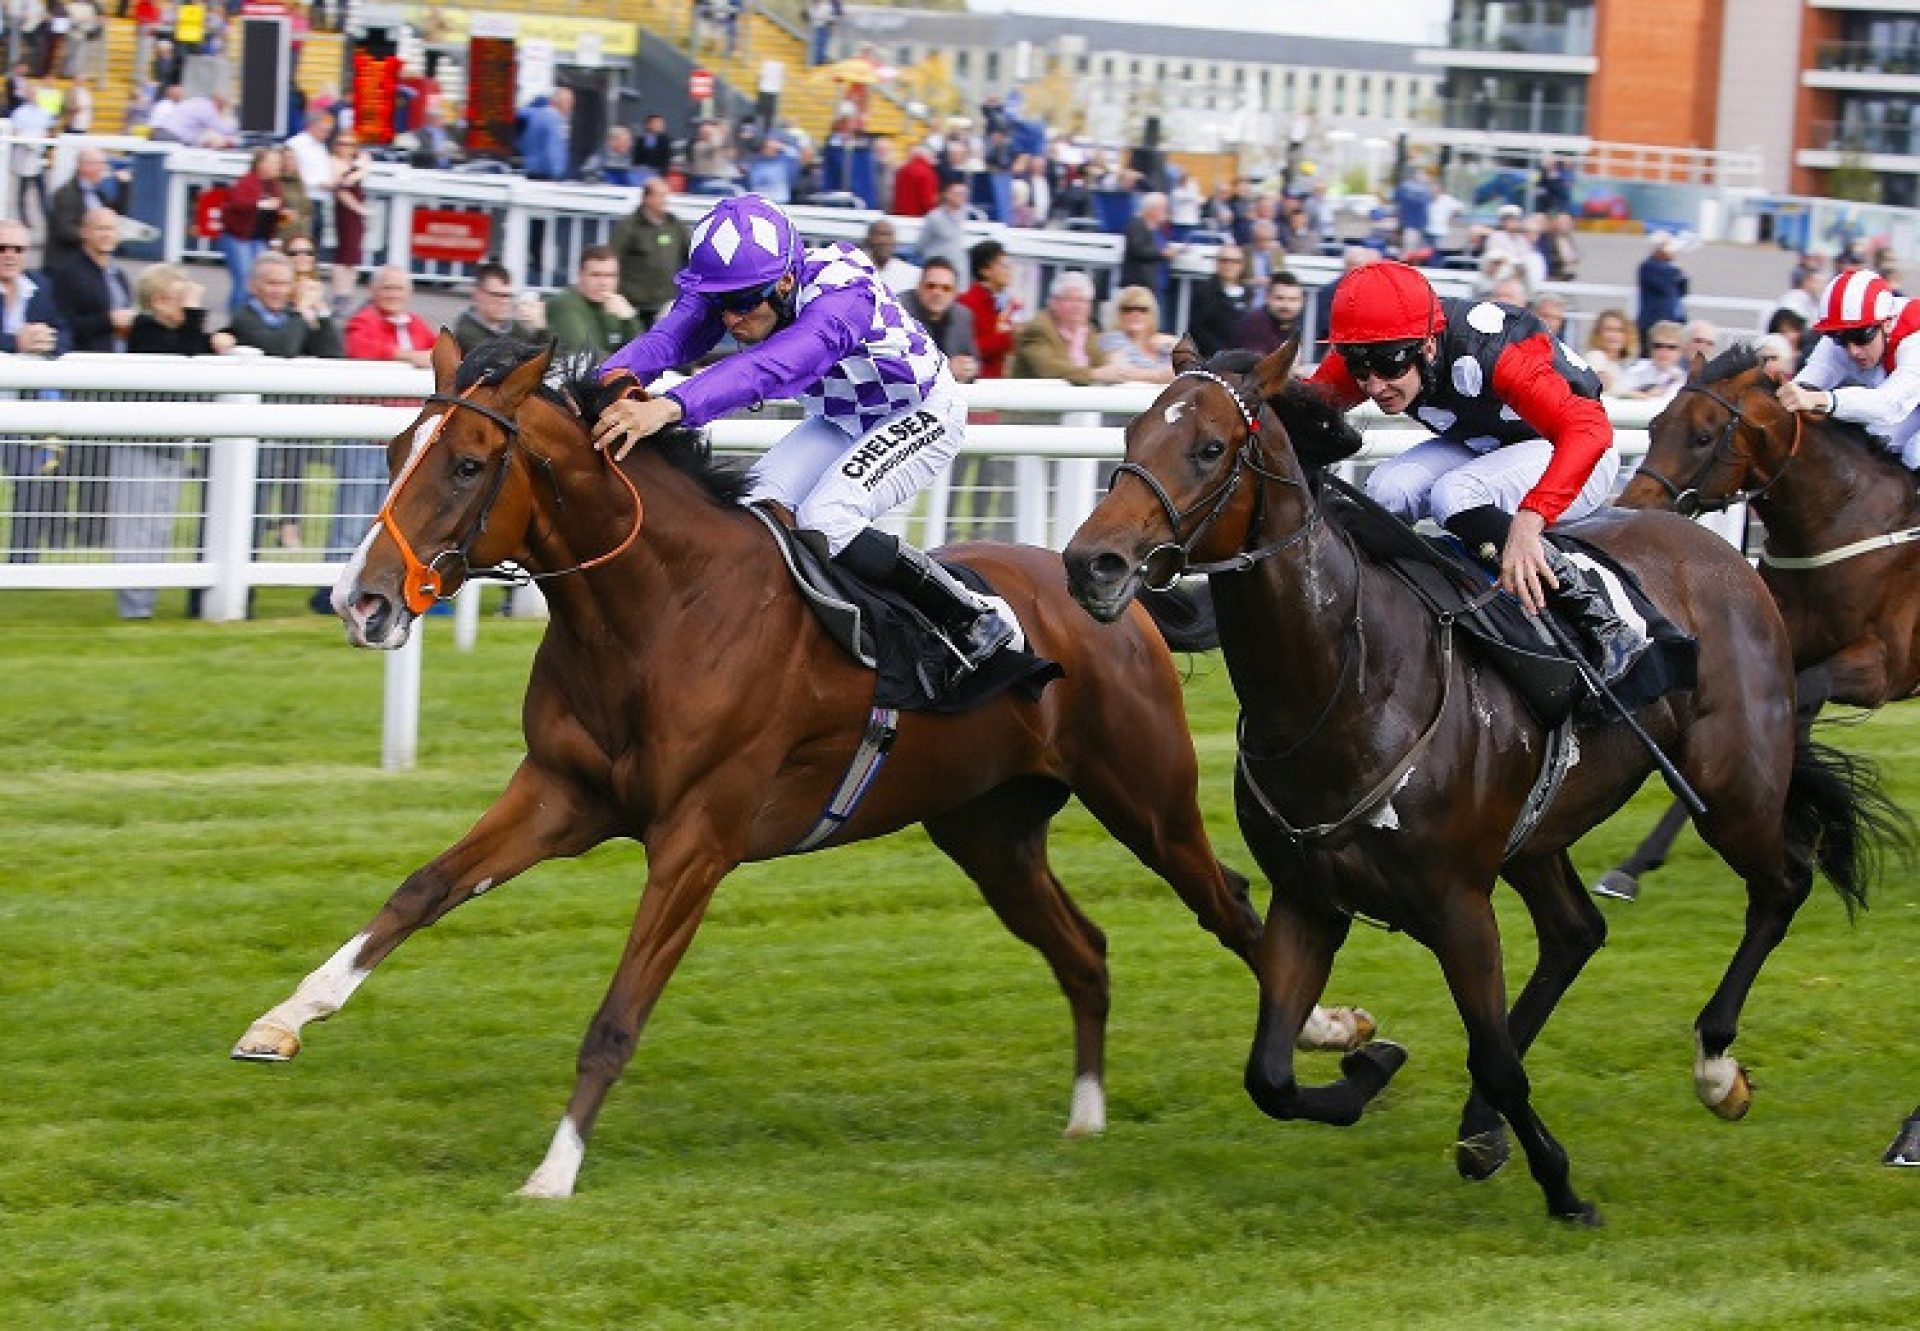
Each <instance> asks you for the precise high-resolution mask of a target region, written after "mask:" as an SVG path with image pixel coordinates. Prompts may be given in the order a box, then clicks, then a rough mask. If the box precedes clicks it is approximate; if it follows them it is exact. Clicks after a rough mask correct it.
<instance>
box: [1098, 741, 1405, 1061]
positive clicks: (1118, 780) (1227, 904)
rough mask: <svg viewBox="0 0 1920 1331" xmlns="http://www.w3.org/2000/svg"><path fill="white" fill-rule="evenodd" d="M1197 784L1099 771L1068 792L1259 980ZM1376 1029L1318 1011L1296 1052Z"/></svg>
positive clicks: (1190, 776) (1154, 773)
mask: <svg viewBox="0 0 1920 1331" xmlns="http://www.w3.org/2000/svg"><path fill="white" fill-rule="evenodd" d="M1197 779H1198V774H1197V772H1196V771H1195V770H1193V769H1192V768H1190V767H1188V766H1185V765H1182V764H1179V763H1173V762H1169V763H1167V764H1165V765H1164V766H1159V767H1155V766H1152V765H1149V766H1147V767H1146V768H1128V769H1126V770H1124V771H1123V770H1119V769H1117V768H1114V769H1108V768H1101V769H1100V770H1098V771H1091V772H1086V773H1082V774H1080V776H1079V779H1078V780H1077V781H1076V784H1075V787H1074V793H1075V794H1077V795H1079V796H1080V800H1081V802H1082V803H1083V804H1085V805H1086V806H1087V808H1088V810H1089V811H1090V812H1091V813H1092V814H1093V816H1094V817H1095V818H1097V819H1098V820H1099V821H1100V825H1101V826H1102V827H1104V828H1106V829H1107V831H1109V832H1111V833H1112V834H1113V836H1114V839H1115V840H1117V841H1119V842H1120V844H1121V845H1123V846H1125V847H1126V848H1127V849H1128V850H1130V851H1132V852H1133V853H1134V855H1135V856H1137V857H1138V858H1139V860H1140V862H1141V863H1142V864H1144V865H1146V866H1147V867H1148V868H1149V869H1151V870H1153V871H1154V872H1155V873H1157V874H1159V875H1160V876H1161V877H1162V878H1164V879H1165V880H1166V881H1167V883H1168V884H1170V885H1171V886H1172V888H1173V890H1174V891H1175V892H1177V893H1179V895H1180V900H1181V901H1183V902H1185V903H1186V906H1187V909H1188V910H1190V911H1192V912H1193V915H1194V918H1195V919H1196V920H1197V921H1199V924H1200V927H1201V928H1202V929H1205V930H1206V931H1207V932H1208V933H1210V934H1212V935H1213V936H1214V937H1215V938H1217V939H1219V940H1220V942H1221V944H1222V945H1223V946H1224V947H1226V948H1227V949H1228V950H1229V951H1230V952H1232V953H1233V954H1234V955H1235V956H1237V957H1239V958H1240V959H1241V960H1242V961H1244V962H1246V963H1247V967H1248V969H1249V970H1252V971H1254V973H1255V974H1256V975H1257V974H1258V973H1259V963H1258V952H1259V946H1260V933H1261V925H1260V915H1259V912H1257V911H1256V910H1255V909H1254V907H1253V901H1252V897H1251V894H1250V893H1249V891H1248V889H1247V880H1246V877H1245V876H1244V875H1242V874H1240V873H1236V872H1235V871H1234V870H1232V869H1229V868H1228V867H1227V866H1226V865H1224V864H1222V863H1221V862H1220V861H1219V859H1218V858H1216V857H1215V855H1214V853H1213V845H1212V843H1211V842H1210V841H1209V840H1208V839H1207V829H1206V824H1205V821H1204V820H1203V819H1202V818H1201V815H1200V806H1199V803H1198V802H1197V800H1196V797H1195V795H1194V790H1195V782H1196V781H1197ZM1315 996H1316V998H1317V997H1318V994H1317V992H1316V995H1315ZM1376 1029H1377V1027H1376V1025H1375V1023H1374V1020H1373V1017H1372V1016H1371V1015H1370V1014H1369V1013H1368V1012H1367V1010H1366V1009H1365V1008H1360V1007H1332V1008H1323V1007H1318V1006H1316V1007H1314V1008H1313V1010H1312V1011H1311V1012H1310V1013H1308V1015H1307V1017H1306V1019H1305V1021H1303V1022H1302V1023H1301V1025H1300V1027H1299V1028H1298V1045H1299V1047H1300V1048H1302V1049H1357V1048H1359V1047H1360V1046H1361V1045H1363V1044H1365V1043H1366V1042H1367V1041H1368V1040H1370V1039H1372V1038H1373V1033H1374V1031H1375V1030H1376Z"/></svg>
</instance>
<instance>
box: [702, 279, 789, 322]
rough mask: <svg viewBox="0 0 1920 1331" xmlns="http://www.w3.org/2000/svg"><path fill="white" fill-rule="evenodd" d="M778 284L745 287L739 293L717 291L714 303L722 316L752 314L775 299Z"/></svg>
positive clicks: (714, 294)
mask: <svg viewBox="0 0 1920 1331" xmlns="http://www.w3.org/2000/svg"><path fill="white" fill-rule="evenodd" d="M779 285H780V284H779V283H778V282H769V283H767V284H766V285H765V286H763V287H743V288H741V289H740V290H738V291H716V292H714V293H713V303H714V304H715V305H718V306H719V307H720V312H721V313H722V314H752V313H753V312H754V311H755V310H757V309H759V308H760V307H761V306H762V305H765V304H766V303H767V302H768V301H770V300H772V299H773V293H774V290H775V288H777V287H778V286H779Z"/></svg>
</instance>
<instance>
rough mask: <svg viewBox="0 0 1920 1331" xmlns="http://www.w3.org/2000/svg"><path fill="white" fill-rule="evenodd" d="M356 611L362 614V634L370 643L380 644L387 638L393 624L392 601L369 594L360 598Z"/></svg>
mask: <svg viewBox="0 0 1920 1331" xmlns="http://www.w3.org/2000/svg"><path fill="white" fill-rule="evenodd" d="M355 609H357V610H359V611H360V612H361V615H362V619H361V632H362V633H364V634H365V635H366V639H367V641H368V642H379V641H381V640H382V639H384V638H385V637H386V636H387V628H388V626H389V625H390V624H391V623H392V622H393V602H392V601H389V600H388V599H387V598H386V597H384V596H380V595H377V594H375V593H372V592H369V593H368V594H366V595H365V596H362V597H361V598H360V601H359V604H358V605H357V606H355Z"/></svg>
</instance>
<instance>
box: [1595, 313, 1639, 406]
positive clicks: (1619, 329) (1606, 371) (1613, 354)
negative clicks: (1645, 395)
mask: <svg viewBox="0 0 1920 1331" xmlns="http://www.w3.org/2000/svg"><path fill="white" fill-rule="evenodd" d="M1584 356H1585V359H1586V362H1587V364H1589V365H1591V366H1592V367H1593V372H1594V373H1595V374H1597V375H1599V376H1600V383H1601V385H1602V387H1603V388H1604V389H1605V391H1607V392H1609V393H1611V392H1613V391H1615V389H1617V388H1618V387H1619V383H1620V375H1621V373H1622V372H1623V371H1625V369H1626V368H1627V366H1629V365H1631V364H1633V363H1634V362H1635V361H1636V360H1638V359H1640V343H1639V339H1638V338H1637V336H1636V335H1635V333H1634V328H1633V320H1631V319H1629V318H1628V317H1627V312H1626V311H1625V310H1620V309H1610V310H1602V311H1600V313H1598V314H1596V315H1595V316H1594V317H1593V329H1592V331H1591V332H1589V333H1588V334H1587V349H1586V351H1585V353H1584Z"/></svg>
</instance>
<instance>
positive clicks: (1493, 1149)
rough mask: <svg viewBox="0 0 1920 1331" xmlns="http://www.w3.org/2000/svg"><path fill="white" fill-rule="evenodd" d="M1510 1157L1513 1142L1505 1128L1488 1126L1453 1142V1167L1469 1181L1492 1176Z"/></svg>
mask: <svg viewBox="0 0 1920 1331" xmlns="http://www.w3.org/2000/svg"><path fill="white" fill-rule="evenodd" d="M1512 1158H1513V1144H1512V1142H1511V1141H1509V1140H1508V1138H1507V1130H1506V1129H1505V1128H1489V1129H1487V1130H1486V1131H1485V1132H1476V1133H1475V1134H1474V1135H1473V1136H1471V1137H1467V1138H1464V1139H1462V1140H1460V1141H1457V1142H1455V1143H1454V1144H1453V1167H1454V1169H1455V1170H1456V1171H1458V1173H1459V1175H1460V1177H1461V1178H1463V1179H1465V1180H1467V1182H1469V1183H1481V1182H1484V1181H1486V1180H1487V1179H1490V1178H1492V1177H1493V1176H1494V1175H1495V1174H1498V1173H1499V1172H1500V1171H1501V1170H1502V1169H1504V1168H1506V1165H1507V1161H1508V1160H1510V1159H1512Z"/></svg>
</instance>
